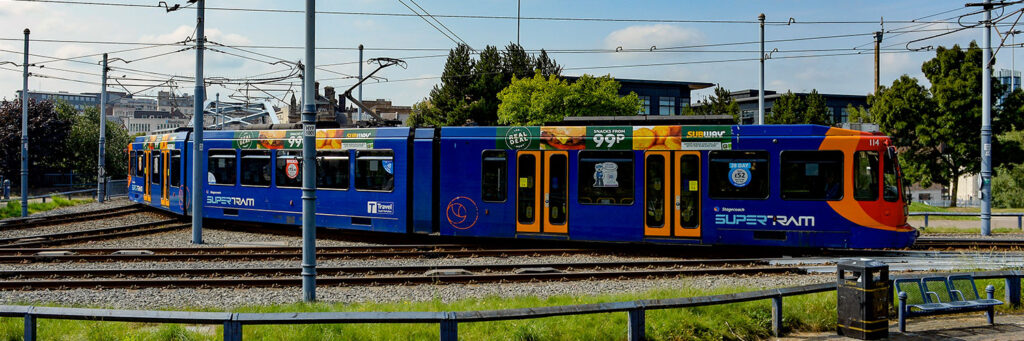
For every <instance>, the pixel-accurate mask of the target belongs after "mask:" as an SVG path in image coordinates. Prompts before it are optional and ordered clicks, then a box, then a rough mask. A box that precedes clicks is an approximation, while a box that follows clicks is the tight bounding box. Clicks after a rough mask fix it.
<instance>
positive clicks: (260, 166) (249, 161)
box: [241, 150, 270, 187]
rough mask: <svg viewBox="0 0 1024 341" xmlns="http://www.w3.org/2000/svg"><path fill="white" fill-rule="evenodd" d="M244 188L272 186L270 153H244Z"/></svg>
mask: <svg viewBox="0 0 1024 341" xmlns="http://www.w3.org/2000/svg"><path fill="white" fill-rule="evenodd" d="M241 180H242V181H241V183H242V185H244V186H268V187H269V186H270V151H269V150H265V151H264V150H244V151H242V178H241Z"/></svg>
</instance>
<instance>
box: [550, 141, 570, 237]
mask: <svg viewBox="0 0 1024 341" xmlns="http://www.w3.org/2000/svg"><path fill="white" fill-rule="evenodd" d="M547 176H548V178H547V181H545V182H547V187H548V188H547V198H545V201H547V202H548V212H547V217H548V222H549V223H552V224H557V225H562V224H565V220H566V215H567V214H568V211H569V200H568V199H569V195H568V194H569V189H568V188H566V187H569V181H568V179H566V178H567V177H568V176H569V157H568V155H567V154H554V155H551V156H550V157H549V158H548V174H547Z"/></svg>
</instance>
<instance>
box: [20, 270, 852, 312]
mask: <svg viewBox="0 0 1024 341" xmlns="http://www.w3.org/2000/svg"><path fill="white" fill-rule="evenodd" d="M834 280H835V277H834V275H801V276H793V275H763V276H698V277H684V278H668V279H647V280H599V281H576V282H540V283H493V284H449V285H408V286H380V287H319V288H317V300H318V301H320V302H327V303H361V302H369V303H381V302H406V301H414V302H422V301H432V300H438V301H441V302H446V303H447V302H453V301H457V300H462V299H481V298H487V297H539V298H547V297H551V296H561V295H601V294H624V293H643V292H647V291H651V290H662V289H668V290H673V289H677V290H678V289H691V288H699V289H701V290H714V289H719V288H736V287H747V288H751V289H752V290H754V289H764V288H774V287H790V286H798V285H805V284H815V283H824V282H829V281H834ZM301 301H302V289H301V288H299V287H295V288H260V289H226V288H215V289H139V290H131V289H110V290H86V289H78V290H41V291H30V292H25V291H17V292H3V293H2V294H0V304H43V303H45V304H58V305H74V306H94V307H109V308H116V309H184V308H190V309H191V308H210V309H216V310H230V309H234V308H237V307H242V306H259V305H270V304H291V303H299V302H301Z"/></svg>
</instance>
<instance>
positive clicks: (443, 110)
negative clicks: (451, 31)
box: [409, 44, 562, 127]
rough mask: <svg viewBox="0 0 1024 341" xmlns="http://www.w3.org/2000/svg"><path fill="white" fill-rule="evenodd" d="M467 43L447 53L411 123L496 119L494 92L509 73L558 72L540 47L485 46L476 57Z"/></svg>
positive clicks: (479, 122) (507, 80) (480, 122)
mask: <svg viewBox="0 0 1024 341" xmlns="http://www.w3.org/2000/svg"><path fill="white" fill-rule="evenodd" d="M471 55H472V51H471V50H470V48H469V46H466V45H459V46H458V47H456V48H455V49H452V50H451V51H450V52H449V53H448V60H447V62H445V68H444V71H443V72H442V74H441V84H440V85H437V86H434V88H433V90H431V91H430V96H428V97H427V99H425V100H424V101H428V102H429V105H420V106H418V109H419V110H416V109H414V110H413V113H412V115H410V118H409V124H410V125H412V126H437V127H439V126H458V125H466V124H476V125H494V124H496V123H498V115H497V113H498V104H499V103H498V99H497V95H498V93H499V92H501V91H502V89H504V88H506V87H507V86H508V85H509V84H510V83H511V82H512V78H513V77H518V78H530V77H532V76H533V75H534V74H535V73H539V74H540V75H542V76H544V77H549V76H553V75H554V76H558V75H560V74H561V71H562V67H561V66H559V65H558V63H556V62H555V61H554V60H553V59H551V58H550V57H548V54H547V52H546V51H544V50H541V52H540V55H539V56H537V57H534V56H531V55H530V54H528V53H527V52H526V50H524V49H523V48H522V47H521V46H519V45H516V44H509V45H508V46H506V47H505V49H504V51H499V50H498V48H497V47H494V46H487V47H485V48H484V49H483V50H481V51H480V53H479V57H478V59H476V60H474V59H473V58H472V56H471Z"/></svg>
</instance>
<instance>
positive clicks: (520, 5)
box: [360, 0, 523, 100]
mask: <svg viewBox="0 0 1024 341" xmlns="http://www.w3.org/2000/svg"><path fill="white" fill-rule="evenodd" d="M522 16H523V2H522V1H521V0H520V1H516V45H519V46H523V45H521V44H519V18H521V17H522ZM360 100H362V99H360Z"/></svg>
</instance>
